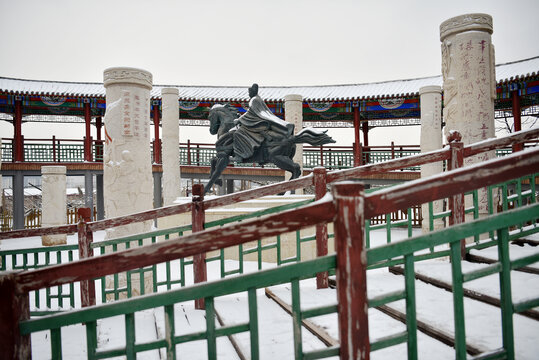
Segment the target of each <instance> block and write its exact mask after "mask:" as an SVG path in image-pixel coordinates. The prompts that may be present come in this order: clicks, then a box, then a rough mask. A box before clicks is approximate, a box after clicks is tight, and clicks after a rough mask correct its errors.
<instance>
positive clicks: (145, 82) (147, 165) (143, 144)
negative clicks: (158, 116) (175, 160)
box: [103, 68, 153, 238]
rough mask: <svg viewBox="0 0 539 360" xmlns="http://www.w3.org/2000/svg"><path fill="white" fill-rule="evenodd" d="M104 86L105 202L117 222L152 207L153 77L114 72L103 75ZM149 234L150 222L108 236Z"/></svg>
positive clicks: (132, 71) (141, 72) (107, 213)
mask: <svg viewBox="0 0 539 360" xmlns="http://www.w3.org/2000/svg"><path fill="white" fill-rule="evenodd" d="M104 86H105V88H106V91H107V94H106V101H107V111H106V114H105V151H104V166H103V181H104V200H105V216H106V217H107V218H112V217H116V216H121V215H127V214H132V213H135V212H138V211H144V210H149V209H151V208H152V207H153V205H152V204H153V178H152V165H151V160H150V136H149V126H150V124H149V122H150V120H149V119H150V113H149V111H150V90H151V88H152V75H151V74H150V73H149V72H147V71H144V70H140V69H133V68H110V69H107V70H105V72H104ZM150 229H151V223H150V222H145V223H138V224H132V225H127V226H123V227H119V228H116V229H113V230H109V231H108V232H107V237H108V238H117V237H120V236H125V235H130V234H133V233H140V232H144V231H149V230H150Z"/></svg>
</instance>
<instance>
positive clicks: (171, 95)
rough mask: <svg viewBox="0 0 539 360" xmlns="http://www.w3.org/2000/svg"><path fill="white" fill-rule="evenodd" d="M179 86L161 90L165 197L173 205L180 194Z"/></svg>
mask: <svg viewBox="0 0 539 360" xmlns="http://www.w3.org/2000/svg"><path fill="white" fill-rule="evenodd" d="M178 95H179V91H178V89H177V88H164V89H162V90H161V99H162V100H161V109H162V120H161V121H162V127H163V131H162V133H163V135H162V137H163V199H164V205H165V206H167V205H172V203H173V202H174V200H176V199H177V198H178V197H179V196H180V192H181V188H180V180H181V179H180V176H181V175H180V150H179V146H180V122H179V118H180V108H179V105H178Z"/></svg>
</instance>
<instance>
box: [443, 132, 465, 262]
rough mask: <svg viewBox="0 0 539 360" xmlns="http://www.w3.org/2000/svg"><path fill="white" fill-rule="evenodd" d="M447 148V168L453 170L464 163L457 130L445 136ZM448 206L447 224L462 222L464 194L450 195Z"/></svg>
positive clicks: (462, 254)
mask: <svg viewBox="0 0 539 360" xmlns="http://www.w3.org/2000/svg"><path fill="white" fill-rule="evenodd" d="M447 141H448V143H449V149H450V150H451V154H450V156H451V157H450V158H449V160H448V161H447V170H448V171H451V170H455V169H458V168H461V167H462V166H463V165H464V151H463V149H464V144H463V143H462V136H461V135H460V133H458V132H453V133H451V134H449V135H448V136H447ZM448 208H449V210H451V216H450V217H449V225H450V226H452V225H456V224H461V223H463V222H464V194H457V195H454V196H450V197H449V199H448ZM460 249H461V250H460V251H461V256H462V257H463V258H464V256H465V255H466V239H462V240H461V242H460Z"/></svg>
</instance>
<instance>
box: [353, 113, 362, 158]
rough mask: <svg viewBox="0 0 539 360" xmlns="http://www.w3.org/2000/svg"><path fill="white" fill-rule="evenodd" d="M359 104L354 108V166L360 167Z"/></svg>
mask: <svg viewBox="0 0 539 360" xmlns="http://www.w3.org/2000/svg"><path fill="white" fill-rule="evenodd" d="M359 127H360V125H359V103H358V106H356V107H354V166H360V165H361V150H360V148H361V143H360V142H359Z"/></svg>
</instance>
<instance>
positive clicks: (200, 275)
mask: <svg viewBox="0 0 539 360" xmlns="http://www.w3.org/2000/svg"><path fill="white" fill-rule="evenodd" d="M203 201H204V186H203V185H202V184H194V185H193V207H192V211H191V223H192V226H193V230H192V231H193V233H195V232H199V231H203V230H204V222H205V216H204V202H203ZM193 273H194V281H195V284H196V283H200V282H206V280H207V275H206V253H202V254H197V255H194V256H193ZM204 308H205V306H204V299H197V300H195V309H204Z"/></svg>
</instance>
